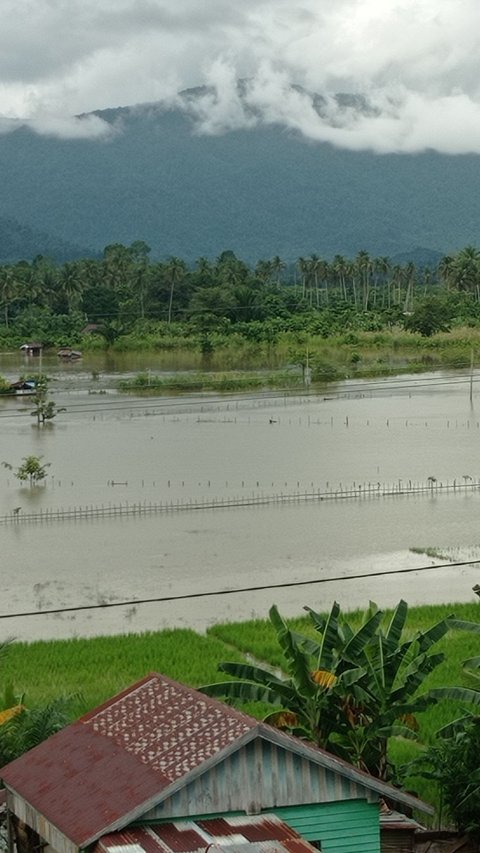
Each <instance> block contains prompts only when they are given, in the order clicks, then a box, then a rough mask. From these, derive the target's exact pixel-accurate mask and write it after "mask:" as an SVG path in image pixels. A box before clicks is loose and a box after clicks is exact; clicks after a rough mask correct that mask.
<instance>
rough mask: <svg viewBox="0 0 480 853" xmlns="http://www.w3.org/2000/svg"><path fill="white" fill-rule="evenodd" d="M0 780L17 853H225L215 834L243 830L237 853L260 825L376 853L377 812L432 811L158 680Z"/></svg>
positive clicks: (81, 723)
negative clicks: (39, 852) (212, 852)
mask: <svg viewBox="0 0 480 853" xmlns="http://www.w3.org/2000/svg"><path fill="white" fill-rule="evenodd" d="M0 776H1V778H2V780H3V783H4V785H5V788H6V791H7V809H8V815H9V824H10V837H11V838H13V837H14V836H16V838H17V840H18V845H17V846H18V850H19V851H20V853H26V851H33V849H34V848H35V849H37V848H38V847H39V845H40V846H48V848H49V850H53V851H56V853H80V851H81V850H82V851H83V850H85V849H90V850H91V851H92V853H112V851H111V848H112V847H116V853H119V849H120V851H121V853H143V851H145V853H155V851H156V849H157V848H158V849H159V850H162V851H164V853H168V851H169V850H172V849H173V850H175V851H177V853H182V851H185V853H187V850H188V853H192V851H196V850H200V849H201V850H202V851H205V850H207V849H208V848H209V847H210V846H212V845H213V846H214V847H219V846H220V847H221V846H222V843H221V842H219V841H218V833H220V835H222V834H223V835H228V834H230V835H232V827H234V826H235V825H236V823H235V821H237V824H239V825H241V826H242V827H243V828H242V830H241V831H240V830H239V831H238V832H236V833H233V835H232V838H230V839H229V841H230V845H231V844H232V843H233V842H235V844H239V845H240V846H242V848H243V846H244V844H245V843H246V842H245V839H247V840H248V839H249V838H250V840H249V841H248V843H249V844H250V843H251V842H252V839H253V840H254V839H255V838H259V839H260V840H263V841H266V840H268V839H267V838H266V835H265V831H263V832H259V830H258V826H259V825H260V827H262V820H267V822H268V820H270V818H272V820H275V821H277V820H278V821H280V822H281V823H283V824H286V826H287V827H288V828H289V829H290V830H293V832H294V833H296V834H298V836H300V839H303V842H307V843H309V844H311V845H313V846H314V847H316V848H317V849H321V850H322V851H324V853H333V851H336V853H340V851H341V853H379V851H380V808H381V806H382V804H383V803H384V802H385V801H386V802H387V803H388V805H389V806H390V807H392V808H400V809H402V808H403V810H405V809H419V810H421V811H424V812H428V813H432V812H433V809H431V807H430V806H428V805H427V804H426V803H423V802H421V801H420V800H418V799H417V798H416V797H414V796H412V795H411V794H408V793H405V792H403V791H399V790H397V789H396V788H393V787H392V786H391V785H388V784H387V783H385V782H382V781H380V780H378V779H375V778H373V777H372V776H369V775H368V774H367V773H364V772H363V771H361V770H358V769H357V768H355V767H353V766H352V765H350V764H348V763H346V762H344V761H342V760H340V759H338V758H336V757H335V756H333V755H330V754H329V753H327V752H325V751H324V750H322V749H319V748H318V747H316V746H314V745H312V744H310V743H307V742H305V741H302V740H300V739H298V738H296V737H293V736H291V735H287V734H285V733H283V732H281V731H279V730H278V729H275V728H273V727H272V726H269V725H267V724H265V723H262V722H259V721H258V720H256V719H254V718H253V717H249V716H247V715H246V714H243V713H241V712H240V711H237V710H236V709H234V708H232V707H230V706H229V705H226V704H224V703H222V702H219V701H217V700H215V699H212V698H210V697H208V696H205V695H204V694H203V693H200V692H198V691H196V690H194V689H192V688H190V687H186V686H185V685H182V684H179V683H177V682H175V681H172V680H171V679H169V678H167V677H166V676H164V675H159V674H156V673H152V674H150V675H148V676H147V677H146V678H143V679H142V680H141V681H138V682H137V683H136V684H133V685H132V686H131V687H129V688H128V689H126V690H124V691H123V692H122V693H120V694H119V695H117V696H114V697H113V698H112V699H110V700H109V701H107V702H105V703H104V704H103V705H100V706H99V707H98V708H95V709H94V710H93V711H91V712H89V713H88V714H85V715H84V716H83V717H81V718H80V719H79V720H77V721H76V722H74V723H72V724H71V725H69V726H67V727H66V728H65V729H63V730H62V731H60V732H58V733H57V734H55V735H53V737H51V738H49V739H48V740H47V741H45V742H44V743H42V744H40V745H39V746H37V747H35V748H34V749H32V750H31V751H30V752H27V753H25V754H24V755H23V756H21V757H20V758H18V759H16V760H15V761H13V762H11V763H10V764H8V765H6V766H5V767H4V768H3V769H2V770H0ZM232 820H233V821H234V822H233V824H232ZM211 821H213V824H212V823H210V822H211ZM225 821H226V822H227V825H228V826H227V828H226V826H225ZM219 822H220V824H219ZM259 822H260V824H259ZM206 823H207V824H208V825H207V826H206V828H205V824H206ZM216 824H219V825H221V830H218V827H217V828H216ZM255 827H257V830H255ZM199 828H200V830H201V832H199ZM183 831H184V832H185V833H187V834H188V839H189V840H188V842H187V843H186V842H185V838H186V837H187V836H182V838H183V841H180V836H179V834H180V833H181V832H183ZM255 832H257V835H255ZM282 832H283V833H285V830H282ZM202 833H206V835H205V834H202ZM152 834H153V835H152ZM199 838H201V839H202V840H201V843H200V846H199V841H198V839H199ZM172 839H173V840H172ZM210 839H211V840H210ZM242 839H243V840H242ZM284 844H287V841H286V840H285V838H284ZM292 844H293V842H292ZM172 845H173V846H172ZM289 845H290V842H288V844H287V846H289ZM262 849H263V848H262ZM275 849H277V848H275ZM278 849H280V848H278ZM289 849H291V851H293V850H294V849H296V848H295V844H293V846H292V847H291V848H289ZM229 850H231V846H229ZM249 851H251V848H249ZM231 853H233V851H231ZM245 853H247V851H246V848H245ZM252 853H253V851H252ZM299 853H300V851H299Z"/></svg>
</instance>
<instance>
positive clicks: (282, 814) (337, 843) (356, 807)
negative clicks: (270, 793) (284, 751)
mask: <svg viewBox="0 0 480 853" xmlns="http://www.w3.org/2000/svg"><path fill="white" fill-rule="evenodd" d="M268 811H269V812H271V813H273V814H276V815H278V817H279V818H281V819H282V820H283V821H285V823H288V825H289V826H291V827H292V828H293V829H295V830H296V831H297V832H298V833H299V835H301V836H302V838H305V840H306V841H312V842H313V841H315V842H320V845H321V850H322V853H380V822H379V807H378V803H367V801H366V800H344V801H342V802H334V803H318V804H315V805H308V806H287V807H285V808H277V809H268Z"/></svg>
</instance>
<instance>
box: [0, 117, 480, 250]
mask: <svg viewBox="0 0 480 853" xmlns="http://www.w3.org/2000/svg"><path fill="white" fill-rule="evenodd" d="M98 115H100V116H101V117H102V118H104V119H105V120H107V121H108V122H110V123H112V124H114V125H115V127H116V128H117V132H116V133H114V134H113V135H112V136H111V138H109V139H108V140H103V141H101V140H88V139H70V140H60V139H56V138H53V137H49V136H41V135H38V134H35V133H34V132H33V131H31V130H29V129H28V128H26V127H23V128H18V129H17V130H15V131H14V132H11V133H8V134H4V135H3V136H1V137H0V174H1V176H2V193H1V196H0V217H4V218H6V219H8V220H10V221H12V220H16V221H17V222H18V223H20V225H19V229H18V235H17V237H18V240H14V239H13V238H12V240H11V243H10V246H8V245H7V246H6V247H5V248H4V247H3V244H2V245H1V246H0V249H1V254H2V257H1V258H0V260H13V259H14V258H13V257H11V255H12V251H13V254H14V255H15V257H16V258H22V257H27V258H29V257H30V258H31V257H32V252H38V251H42V249H41V247H40V248H39V247H38V245H37V243H35V245H33V244H32V241H31V240H30V239H29V238H28V229H33V230H34V231H36V232H38V231H40V232H43V233H44V234H52V235H55V236H54V239H53V241H52V240H50V239H49V238H48V239H47V238H45V247H44V251H45V253H48V252H49V251H51V244H52V242H53V243H55V242H58V243H59V244H73V245H72V246H71V248H70V249H69V250H67V254H68V251H70V252H71V257H74V256H75V255H76V249H75V247H76V246H86V247H89V249H90V250H91V251H92V252H95V251H96V252H98V251H101V250H102V249H103V247H104V246H105V245H106V244H109V243H114V242H121V243H125V244H129V243H131V242H132V241H133V240H136V239H142V240H145V241H146V242H147V243H148V244H149V245H150V246H151V247H152V257H157V258H165V257H168V256H170V255H178V256H180V257H182V258H184V259H185V260H189V261H190V260H194V259H195V258H198V257H200V256H207V257H215V256H217V255H219V254H220V252H222V250H224V249H226V248H228V249H232V250H233V251H235V252H236V253H237V254H238V255H239V256H240V257H243V258H244V259H245V260H247V261H250V262H254V261H256V260H258V259H259V258H262V257H272V256H274V255H280V256H281V257H282V258H284V259H285V260H295V259H296V258H298V257H300V256H302V255H308V254H311V253H312V252H316V253H318V254H320V255H323V256H325V257H332V256H333V255H334V254H336V253H340V254H344V255H347V256H350V257H352V256H354V255H355V254H356V252H358V251H359V250H360V249H366V250H367V251H368V252H370V253H372V254H375V255H377V256H378V255H388V256H390V257H392V256H395V255H401V256H402V257H407V256H409V255H410V254H411V253H412V252H416V253H417V254H418V250H419V248H420V249H421V250H422V252H423V253H424V254H425V257H426V258H427V259H428V257H429V253H430V252H432V251H433V252H436V253H438V252H439V253H442V254H443V253H450V252H453V251H455V250H458V249H459V248H461V247H462V246H465V245H467V244H469V243H472V244H477V243H478V236H479V223H480V168H479V166H480V158H479V157H478V156H475V155H462V156H447V155H440V154H437V153H434V152H426V153H422V154H417V155H411V154H410V155H405V154H398V155H397V154H388V155H378V154H373V153H370V152H353V151H346V150H340V149H337V148H333V147H331V146H330V145H327V144H317V143H312V142H308V141H306V140H304V139H302V138H300V137H299V136H298V135H296V134H295V133H294V132H292V131H288V130H286V129H285V128H283V127H281V126H269V127H266V126H263V127H262V126H257V127H256V128H254V129H251V130H237V131H231V132H229V133H225V134H222V135H217V136H212V135H201V134H199V133H197V132H195V127H194V125H193V123H192V121H191V119H190V118H189V117H188V115H187V114H185V113H184V112H182V111H180V110H178V109H171V110H164V109H162V108H160V107H159V106H156V105H146V106H144V107H136V108H134V109H128V108H123V109H118V110H115V109H112V110H106V111H103V112H101V113H98ZM22 229H23V237H22ZM34 242H35V241H34ZM40 242H41V241H40ZM12 247H13V248H12ZM436 257H438V255H435V258H436Z"/></svg>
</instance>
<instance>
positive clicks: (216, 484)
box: [0, 355, 480, 639]
mask: <svg viewBox="0 0 480 853" xmlns="http://www.w3.org/2000/svg"><path fill="white" fill-rule="evenodd" d="M101 358H103V356H95V357H94V359H93V360H92V362H91V363H90V362H88V363H84V360H82V363H81V364H75V365H67V366H64V365H58V363H57V362H55V361H52V363H51V364H48V363H47V364H46V365H45V369H46V370H47V372H48V374H49V376H50V377H51V383H50V387H51V389H52V394H53V398H54V400H55V402H56V403H57V405H59V406H62V407H63V406H64V407H65V408H66V412H63V413H61V414H59V415H58V417H57V418H56V420H55V422H54V423H52V424H48V425H46V426H45V427H44V428H41V429H38V428H37V427H36V426H35V421H34V419H33V418H32V417H31V414H30V412H31V409H32V405H31V400H30V401H29V400H28V399H20V398H9V399H1V400H0V462H3V461H6V462H8V463H10V464H12V465H14V467H15V466H16V465H19V464H20V462H21V460H22V458H23V457H25V456H27V455H29V454H35V455H38V456H42V457H43V459H44V461H45V462H48V463H49V468H48V474H47V478H46V481H45V483H44V485H42V486H39V487H36V488H35V489H32V490H31V489H29V488H28V487H25V486H23V485H21V484H20V483H19V482H18V480H16V479H15V477H14V475H13V473H12V471H9V470H8V469H6V468H3V467H2V468H0V515H2V516H3V517H6V518H7V521H4V523H2V524H1V526H0V537H1V542H2V557H1V564H2V597H1V604H0V617H1V618H0V637H1V636H9V635H11V636H16V637H19V638H20V637H21V638H25V639H31V638H37V637H60V636H72V635H92V634H98V633H112V632H120V631H143V630H149V629H152V630H153V629H157V628H159V627H164V626H167V625H169V626H170V625H182V626H185V625H190V626H192V627H195V628H197V629H199V630H202V629H204V628H205V627H206V626H207V625H208V624H210V623H211V622H213V621H215V620H225V619H241V618H248V617H250V616H252V615H260V616H264V615H265V614H266V613H267V611H268V608H269V606H270V605H271V604H272V603H273V602H274V601H275V602H276V603H277V604H278V605H279V606H280V608H281V610H282V611H283V612H285V613H298V612H300V611H301V608H302V606H303V605H304V604H306V603H308V604H310V605H313V606H316V607H318V608H321V607H327V606H328V605H329V604H330V602H331V601H332V599H333V598H337V599H338V600H339V601H340V602H341V603H342V605H343V606H344V607H345V608H348V607H354V606H359V605H364V604H366V603H368V600H369V599H370V598H373V599H374V600H376V601H378V602H379V603H382V604H392V603H394V602H396V601H397V600H398V598H400V597H401V596H403V597H404V598H406V599H407V600H408V601H409V602H410V603H414V602H415V603H420V602H423V601H425V602H426V601H432V602H433V601H454V600H458V601H460V600H469V599H470V598H472V597H473V594H472V591H471V590H472V586H473V585H474V584H475V583H478V582H479V575H480V571H479V569H478V566H477V564H473V565H470V566H455V565H451V566H450V565H446V566H445V567H443V568H437V567H436V565H434V564H438V563H441V564H443V563H448V560H446V559H444V558H445V557H448V558H451V559H454V560H457V561H460V562H463V561H469V560H475V559H477V557H478V556H480V551H479V548H478V547H477V546H478V545H479V543H480V535H479V526H478V517H479V509H480V490H477V488H476V483H477V482H478V481H479V480H480V455H479V448H480V426H479V417H480V402H479V404H478V411H477V408H476V400H475V397H476V389H477V383H476V381H475V383H474V386H473V401H472V403H471V402H470V393H469V391H470V387H469V385H470V383H469V377H468V376H464V375H462V374H458V373H457V374H451V375H447V374H431V375H428V376H422V377H393V378H391V379H389V380H375V381H369V382H357V383H348V384H346V383H345V384H341V383H340V384H337V385H335V386H329V387H328V388H327V389H325V390H324V393H322V394H319V395H313V394H308V395H302V396H297V397H292V396H286V395H282V394H279V393H276V394H265V395H251V396H242V397H238V398H233V397H231V398H218V397H215V396H213V395H202V396H197V397H195V398H189V399H186V398H164V397H162V398H147V399H145V398H138V397H126V396H125V395H120V394H119V393H118V392H117V391H116V390H115V384H116V381H117V380H118V378H119V377H120V376H124V375H125V374H127V373H128V372H129V370H128V365H127V363H126V362H125V361H124V360H122V361H121V363H110V364H106V363H105V362H101ZM149 358H150V361H148V360H147V357H146V356H145V357H144V359H145V362H144V363H143V364H141V365H140V366H139V365H138V364H136V365H135V366H134V368H132V369H152V370H158V369H164V367H163V366H162V367H161V368H160V367H159V366H158V365H156V364H155V363H154V362H152V360H151V356H150V357H149ZM20 372H21V365H20V364H18V356H17V355H15V356H11V357H8V356H4V357H3V363H2V359H1V358H0V373H2V374H3V375H8V376H11V378H18V375H19V373H20ZM447 481H448V482H449V483H451V484H453V483H454V482H455V484H456V489H455V491H453V490H452V491H450V492H448V493H441V492H439V491H436V490H435V488H434V487H433V484H434V483H440V482H447ZM413 483H423V484H427V483H430V484H431V486H432V488H431V489H427V490H426V493H425V494H423V495H414V496H413V495H410V496H407V495H405V494H398V495H395V496H391V497H385V498H382V497H379V496H373V492H374V490H375V488H376V487H377V486H378V487H379V488H380V485H382V487H383V484H392V485H395V486H396V487H397V488H398V490H399V492H401V491H404V490H405V489H407V490H408V488H407V487H408V485H409V484H413ZM353 485H355V487H356V488H358V486H361V487H362V488H363V489H364V490H365V495H366V496H365V497H362V498H359V499H356V500H343V499H339V500H328V501H315V502H309V503H293V504H288V505H286V504H281V503H279V504H273V503H272V504H268V505H266V506H240V507H236V508H225V507H224V508H217V509H204V508H201V507H200V503H201V502H202V501H205V500H207V499H208V500H209V501H212V500H214V501H218V502H221V501H222V500H233V499H235V498H238V500H239V501H241V502H245V499H246V498H248V497H249V496H251V497H252V498H254V497H258V496H262V495H263V496H274V495H294V494H295V493H305V492H312V491H317V492H318V491H320V492H332V491H333V492H335V491H343V490H345V489H346V488H349V487H351V486H353ZM472 486H475V487H474V488H472ZM368 495H370V496H368ZM195 502H197V506H195ZM127 503H128V504H129V505H130V506H131V505H132V504H142V505H146V504H148V503H162V504H167V503H168V504H169V506H170V509H169V511H168V512H166V511H163V512H158V513H153V514H152V515H148V516H141V517H138V516H123V517H121V518H120V517H116V518H110V519H92V520H88V521H86V520H78V519H77V520H71V521H65V520H64V521H42V522H36V523H34V522H28V521H26V520H25V518H26V516H27V515H28V514H29V513H31V512H38V511H39V510H42V512H45V511H47V510H52V511H53V510H62V509H63V510H67V509H68V508H71V507H85V506H89V507H102V506H103V507H107V506H116V507H118V506H126V505H127ZM177 507H178V508H177ZM15 510H16V511H17V515H16V518H15V519H14V518H13V516H14V511H15ZM22 514H23V518H22ZM412 548H414V549H417V553H413V552H412V551H411V550H410V549H412ZM426 549H433V552H430V554H432V553H433V556H432V555H430V556H428V555H427V554H425V553H421V552H422V550H423V551H425V550H426ZM478 565H480V564H478ZM412 569H419V570H418V571H411V570H412ZM387 572H391V574H385V573H387ZM286 584H292V585H291V586H285V585H286ZM295 584H297V585H296V586H295ZM282 585H283V586H282ZM272 587H277V588H274V589H272ZM234 590H245V591H244V592H234ZM188 596H198V597H191V598H189V597H188ZM146 599H147V600H149V603H138V602H139V601H140V600H143V601H145V600H146ZM152 599H157V600H156V601H150V600H152ZM105 605H115V606H108V607H107V606H105ZM117 605H118V606H117ZM70 608H85V609H70ZM44 611H57V612H51V613H48V614H45V612H44ZM42 612H43V614H42ZM23 613H29V614H32V615H28V616H22V615H20V614H23Z"/></svg>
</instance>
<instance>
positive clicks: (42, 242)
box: [0, 216, 96, 264]
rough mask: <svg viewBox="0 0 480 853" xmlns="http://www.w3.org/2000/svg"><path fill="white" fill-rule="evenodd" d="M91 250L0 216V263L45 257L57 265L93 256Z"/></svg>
mask: <svg viewBox="0 0 480 853" xmlns="http://www.w3.org/2000/svg"><path fill="white" fill-rule="evenodd" d="M95 254H96V253H94V252H92V250H91V249H86V248H82V247H80V246H76V245H75V244H73V243H69V242H66V241H65V240H62V239H61V238H58V237H55V236H53V235H52V234H46V233H45V232H44V231H38V230H36V229H35V228H30V227H29V226H28V225H22V224H21V223H20V222H18V221H17V220H16V219H7V218H6V217H4V216H0V263H4V264H5V263H12V262H15V261H20V260H32V259H33V258H35V257H36V256H37V255H45V257H48V258H51V259H52V260H54V261H57V262H58V263H63V262H64V261H68V260H73V259H74V258H85V257H92V256H95Z"/></svg>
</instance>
